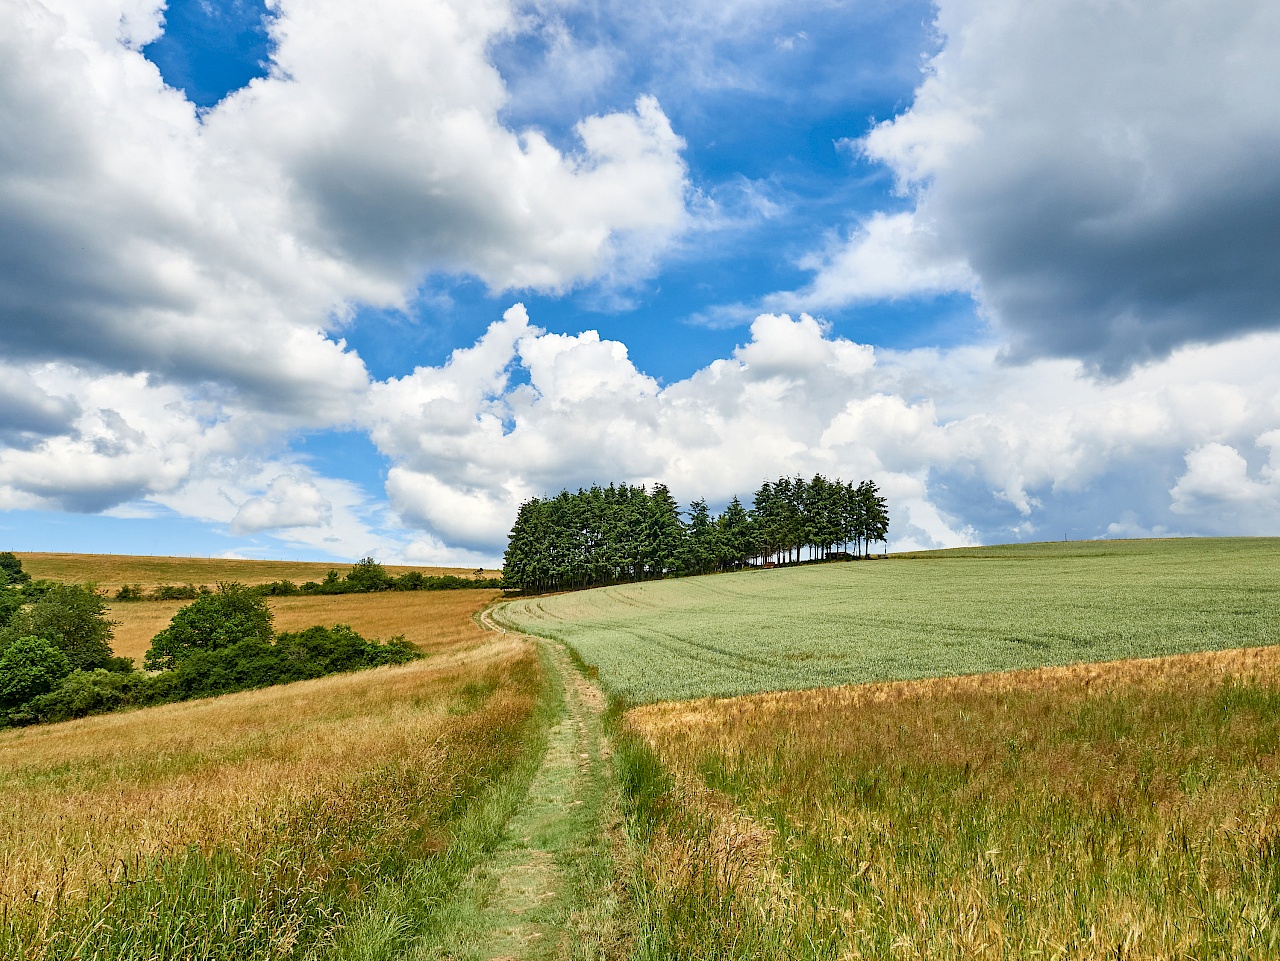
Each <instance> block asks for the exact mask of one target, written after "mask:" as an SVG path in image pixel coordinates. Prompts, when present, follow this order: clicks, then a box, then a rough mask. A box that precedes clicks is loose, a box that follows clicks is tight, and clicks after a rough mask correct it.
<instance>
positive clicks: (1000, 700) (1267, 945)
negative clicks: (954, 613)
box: [619, 648, 1280, 961]
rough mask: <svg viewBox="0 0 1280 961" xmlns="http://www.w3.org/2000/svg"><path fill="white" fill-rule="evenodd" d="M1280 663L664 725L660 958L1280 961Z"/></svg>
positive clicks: (657, 775) (676, 717) (712, 713)
mask: <svg viewBox="0 0 1280 961" xmlns="http://www.w3.org/2000/svg"><path fill="white" fill-rule="evenodd" d="M1278 748H1280V649H1277V648H1264V649H1254V650H1247V651H1229V652H1220V653H1212V654H1196V655H1184V656H1181V657H1174V658H1167V659H1154V660H1144V661H1128V662H1120V663H1114V664H1094V665H1082V666H1076V667H1067V668H1047V669H1042V670H1038V671H1027V672H1016V673H1009V674H996V675H984V676H977V677H968V678H958V679H957V678H952V679H944V680H929V681H915V682H900V683H891V684H878V685H864V686H858V687H845V688H834V689H826V690H820V691H804V692H788V693H777V694H760V695H752V696H747V697H742V698H734V699H727V700H717V701H696V702H686V703H674V702H672V703H665V704H657V705H651V706H648V707H641V708H637V709H635V710H633V711H632V712H631V713H629V714H628V715H627V717H626V719H625V721H624V730H623V734H622V738H621V745H620V749H619V757H620V768H621V772H622V778H623V780H624V783H625V788H626V792H627V795H628V797H629V799H630V803H631V818H632V824H633V830H634V831H635V833H636V836H637V840H638V841H639V842H640V843H641V845H642V850H643V852H644V853H643V854H642V856H641V868H640V871H641V881H640V883H639V885H638V889H639V894H638V900H639V902H640V904H641V911H640V923H641V926H642V929H643V940H644V944H645V946H646V953H645V954H644V956H645V957H646V958H651V959H666V958H671V959H675V958H699V959H729V958H735V959H750V958H764V957H770V958H776V957H787V958H796V959H836V958H899V957H901V958H918V957H928V958H936V959H964V958H1035V957H1039V958H1063V959H1066V958H1071V959H1094V958H1096V959H1103V958H1119V959H1132V961H1137V959H1152V961H1155V959H1174V958H1177V959H1193V958H1204V959H1208V958H1258V959H1262V958H1273V957H1276V956H1278V955H1280V754H1278V753H1277V750H1278Z"/></svg>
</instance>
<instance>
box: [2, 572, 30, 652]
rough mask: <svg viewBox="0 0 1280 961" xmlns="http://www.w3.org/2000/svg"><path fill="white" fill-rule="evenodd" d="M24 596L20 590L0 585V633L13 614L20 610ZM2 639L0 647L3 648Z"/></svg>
mask: <svg viewBox="0 0 1280 961" xmlns="http://www.w3.org/2000/svg"><path fill="white" fill-rule="evenodd" d="M25 601H26V598H25V597H23V595H22V593H21V592H20V591H16V590H14V589H13V588H11V587H0V635H2V633H3V631H4V629H5V628H6V627H8V626H9V622H10V621H12V620H13V616H14V615H15V614H17V613H18V611H20V610H22V605H23V604H24V603H25ZM3 646H4V641H3V639H2V638H0V648H3Z"/></svg>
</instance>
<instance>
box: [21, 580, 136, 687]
mask: <svg viewBox="0 0 1280 961" xmlns="http://www.w3.org/2000/svg"><path fill="white" fill-rule="evenodd" d="M106 609H107V602H106V600H105V599H103V597H102V595H100V594H99V593H98V592H97V591H95V590H94V589H93V588H92V587H86V586H81V585H78V584H55V585H53V586H51V587H49V588H48V589H47V590H41V591H40V596H39V598H38V599H37V600H36V601H35V603H33V604H32V605H31V606H30V607H27V608H25V609H23V610H20V611H18V612H16V613H15V614H13V615H12V616H11V618H10V620H9V623H8V625H7V626H6V627H5V628H4V630H3V631H0V647H3V646H5V645H6V644H7V643H11V642H12V641H14V640H16V639H17V638H19V637H26V636H31V637H42V638H44V639H45V640H47V641H49V642H50V643H51V644H52V645H53V646H54V647H56V648H58V650H60V651H62V653H63V654H65V655H66V656H67V660H68V661H70V663H71V667H72V668H73V669H75V670H84V671H91V670H94V669H95V668H99V667H107V666H108V665H110V664H111V663H112V654H111V638H112V636H113V632H112V625H111V622H110V621H108V620H107V619H106V618H105V617H104V616H103V614H104V613H105V612H106Z"/></svg>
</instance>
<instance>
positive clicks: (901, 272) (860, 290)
mask: <svg viewBox="0 0 1280 961" xmlns="http://www.w3.org/2000/svg"><path fill="white" fill-rule="evenodd" d="M800 266H801V267H804V268H806V269H808V270H812V271H813V272H814V278H813V280H812V281H811V282H810V283H809V284H808V286H806V287H805V288H803V289H802V290H798V291H794V292H785V293H778V294H773V295H771V296H769V297H766V298H765V300H764V305H765V306H766V307H768V308H770V309H775V310H824V309H830V308H833V307H842V306H846V305H848V304H855V303H862V302H866V301H872V300H897V299H899V298H906V297H919V296H928V295H933V294H945V293H954V292H968V293H972V292H974V291H975V287H976V278H975V277H974V275H973V271H972V270H970V269H969V265H968V264H967V263H966V262H965V261H964V260H963V259H962V258H957V257H956V256H954V255H949V254H947V253H945V252H943V251H940V250H939V249H938V242H937V238H936V236H935V235H934V233H933V230H932V229H931V228H929V227H928V226H927V225H925V224H922V223H921V218H920V217H919V216H918V215H916V214H911V213H899V214H891V215H890V214H883V213H876V214H873V215H872V216H871V217H869V218H868V219H867V220H866V221H865V222H864V223H862V224H861V225H859V227H858V228H857V229H856V230H854V231H853V232H852V233H851V234H850V235H849V236H848V237H846V238H843V239H838V240H833V242H832V243H831V244H830V246H829V247H828V249H826V250H824V251H822V252H821V253H818V254H814V255H811V256H809V257H808V258H806V259H804V260H802V261H801V263H800Z"/></svg>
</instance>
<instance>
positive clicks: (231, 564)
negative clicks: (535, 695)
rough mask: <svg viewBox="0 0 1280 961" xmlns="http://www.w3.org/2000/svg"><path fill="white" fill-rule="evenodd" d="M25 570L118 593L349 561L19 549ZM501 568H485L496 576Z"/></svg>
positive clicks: (302, 572) (320, 575)
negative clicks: (132, 586) (127, 588)
mask: <svg viewBox="0 0 1280 961" xmlns="http://www.w3.org/2000/svg"><path fill="white" fill-rule="evenodd" d="M14 553H15V554H17V557H18V559H19V560H21V561H22V568H23V570H25V571H26V572H27V573H28V574H30V575H31V576H32V577H36V578H47V579H48V580H51V581H69V582H76V583H82V584H83V583H88V582H92V583H94V584H97V585H98V587H99V588H102V589H105V590H109V591H115V590H118V589H119V588H120V587H121V586H122V585H124V584H138V585H141V586H142V588H143V589H144V590H147V589H150V588H153V587H157V586H159V585H161V584H195V585H196V586H197V587H199V586H200V585H205V586H207V587H213V586H214V585H215V584H217V583H218V582H219V581H239V582H240V583H241V584H266V583H269V582H270V581H279V580H289V581H293V582H295V583H298V584H301V583H302V582H304V581H322V580H324V576H325V574H327V573H328V572H329V570H330V569H333V570H337V571H339V572H345V571H346V570H347V569H349V568H350V567H351V564H349V563H345V564H344V563H340V562H335V563H332V564H330V563H313V562H309V561H255V560H240V559H233V558H221V557H148V556H130V555H126V554H49V553H33V552H22V551H15V552H14ZM408 571H421V572H422V573H424V574H454V575H456V576H458V577H470V576H471V575H472V574H474V573H475V571H474V570H464V569H462V568H457V567H387V572H388V573H390V574H392V575H393V576H398V575H400V574H404V573H406V572H408ZM501 573H502V572H501V571H485V572H484V576H485V577H498V576H499V575H500V574H501Z"/></svg>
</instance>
